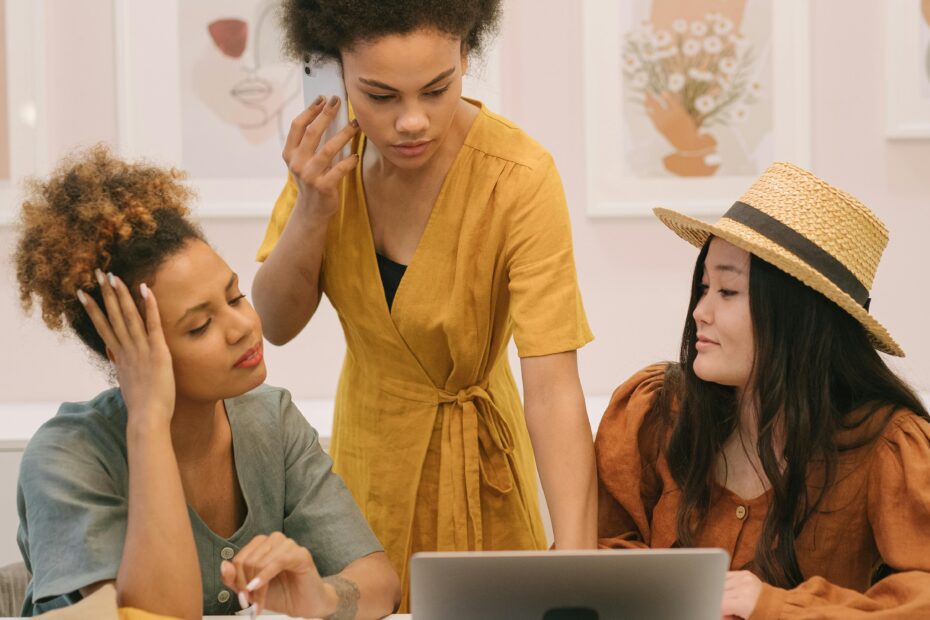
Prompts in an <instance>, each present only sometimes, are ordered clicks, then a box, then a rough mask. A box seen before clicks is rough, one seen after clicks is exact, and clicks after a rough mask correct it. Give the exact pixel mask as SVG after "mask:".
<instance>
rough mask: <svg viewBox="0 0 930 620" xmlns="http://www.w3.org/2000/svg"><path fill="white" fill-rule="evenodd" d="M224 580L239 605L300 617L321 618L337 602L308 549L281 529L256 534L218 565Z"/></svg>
mask: <svg viewBox="0 0 930 620" xmlns="http://www.w3.org/2000/svg"><path fill="white" fill-rule="evenodd" d="M220 574H221V575H222V577H223V583H224V584H226V587H227V588H230V589H231V590H233V591H234V592H236V593H237V594H238V595H239V602H240V605H242V606H243V607H247V606H248V605H249V604H251V603H255V606H256V608H257V611H258V612H259V613H261V612H262V610H264V609H272V610H274V611H277V612H280V613H285V614H287V615H289V616H297V617H301V618H324V617H326V616H329V615H330V614H332V613H333V612H334V611H336V608H337V607H338V605H339V598H338V596H337V594H336V590H335V589H334V588H333V587H332V586H331V585H329V584H327V583H326V582H324V581H323V579H322V577H320V573H319V571H317V568H316V564H314V563H313V557H312V556H311V555H310V552H309V551H308V550H307V549H306V548H304V547H301V546H300V545H298V544H297V543H296V542H294V541H293V540H291V539H290V538H288V537H287V536H285V535H284V534H282V533H280V532H274V533H272V534H271V535H269V536H256V537H255V538H253V539H252V541H251V542H249V544H247V545H246V546H245V547H243V548H242V549H241V550H240V551H239V553H238V554H236V557H234V558H233V559H232V560H231V561H224V562H223V563H222V564H221V565H220Z"/></svg>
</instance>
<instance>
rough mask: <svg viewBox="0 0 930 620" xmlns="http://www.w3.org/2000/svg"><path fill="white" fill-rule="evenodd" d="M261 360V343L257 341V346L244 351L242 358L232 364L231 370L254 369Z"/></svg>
mask: <svg viewBox="0 0 930 620" xmlns="http://www.w3.org/2000/svg"><path fill="white" fill-rule="evenodd" d="M262 359H264V357H263V355H262V343H261V341H259V342H258V344H256V345H255V346H254V347H252V348H251V349H249V350H248V351H246V352H245V353H244V354H243V355H242V357H240V358H239V359H238V360H237V361H236V363H235V364H233V368H255V367H256V366H258V365H259V364H261V363H262Z"/></svg>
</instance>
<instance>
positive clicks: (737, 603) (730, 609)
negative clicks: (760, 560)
mask: <svg viewBox="0 0 930 620" xmlns="http://www.w3.org/2000/svg"><path fill="white" fill-rule="evenodd" d="M761 594H762V580H761V579H759V578H758V577H756V576H755V575H754V574H752V573H751V572H749V571H748V570H739V571H732V570H731V571H727V576H726V579H725V580H724V582H723V606H722V607H721V610H720V615H721V616H722V617H723V618H724V619H725V620H729V619H730V618H748V617H749V616H751V615H752V612H753V611H755V609H756V604H757V603H758V602H759V596H760V595H761Z"/></svg>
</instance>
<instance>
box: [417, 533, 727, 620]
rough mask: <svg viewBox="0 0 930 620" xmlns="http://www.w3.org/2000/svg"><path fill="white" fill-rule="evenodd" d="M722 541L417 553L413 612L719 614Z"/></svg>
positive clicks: (562, 616) (519, 616)
mask: <svg viewBox="0 0 930 620" xmlns="http://www.w3.org/2000/svg"><path fill="white" fill-rule="evenodd" d="M729 565H730V558H729V555H727V552H726V551H724V550H722V549H644V550H613V549H612V550H603V551H593V550H592V551H477V552H459V553H443V552H430V553H416V554H414V556H413V558H412V559H411V561H410V611H411V614H412V616H413V620H466V619H467V620H475V619H478V618H480V619H481V620H505V619H506V620H524V619H525V620H615V619H622V620H653V619H661V620H675V619H677V618H684V619H687V620H692V619H694V620H703V619H705V618H706V619H707V620H720V604H721V601H722V598H723V580H724V576H725V575H726V572H727V569H728V567H729Z"/></svg>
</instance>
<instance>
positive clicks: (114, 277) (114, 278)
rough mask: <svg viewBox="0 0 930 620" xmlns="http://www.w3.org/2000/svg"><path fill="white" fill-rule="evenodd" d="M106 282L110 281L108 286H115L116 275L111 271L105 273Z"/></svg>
mask: <svg viewBox="0 0 930 620" xmlns="http://www.w3.org/2000/svg"><path fill="white" fill-rule="evenodd" d="M107 282H109V283H110V286H112V287H113V288H116V276H114V275H113V273H112V272H111V273H108V274H107Z"/></svg>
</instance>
